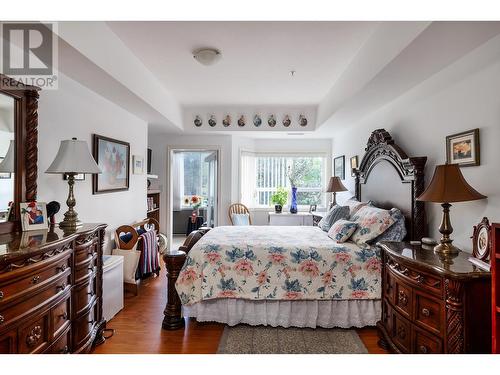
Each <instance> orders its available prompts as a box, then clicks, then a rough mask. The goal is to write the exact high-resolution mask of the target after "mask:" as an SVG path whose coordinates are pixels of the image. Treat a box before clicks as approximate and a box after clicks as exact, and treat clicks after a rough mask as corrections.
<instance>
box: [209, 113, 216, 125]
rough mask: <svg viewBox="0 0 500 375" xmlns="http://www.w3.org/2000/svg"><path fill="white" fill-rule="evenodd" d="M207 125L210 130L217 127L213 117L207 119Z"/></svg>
mask: <svg viewBox="0 0 500 375" xmlns="http://www.w3.org/2000/svg"><path fill="white" fill-rule="evenodd" d="M208 125H210V126H211V127H212V128H213V127H214V126H215V125H217V119H216V118H215V115H211V116H210V118H209V119H208Z"/></svg>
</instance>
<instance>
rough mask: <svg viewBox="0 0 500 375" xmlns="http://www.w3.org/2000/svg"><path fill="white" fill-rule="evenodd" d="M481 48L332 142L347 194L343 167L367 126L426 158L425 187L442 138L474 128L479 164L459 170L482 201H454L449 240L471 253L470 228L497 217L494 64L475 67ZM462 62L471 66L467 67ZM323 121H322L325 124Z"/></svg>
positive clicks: (358, 149) (435, 220)
mask: <svg viewBox="0 0 500 375" xmlns="http://www.w3.org/2000/svg"><path fill="white" fill-rule="evenodd" d="M482 56H483V55H482V51H477V52H476V53H475V54H473V55H471V56H468V57H467V58H466V59H464V60H463V61H459V62H458V63H456V64H454V65H452V66H450V67H449V68H448V69H446V70H445V71H443V72H441V73H440V74H438V75H437V76H435V77H433V78H431V79H430V80H428V81H426V82H424V83H422V84H421V85H419V86H417V87H415V88H414V89H413V90H411V91H410V92H408V93H407V94H406V95H404V96H402V97H400V98H399V99H398V100H396V101H394V102H393V103H391V104H390V105H387V106H386V107H384V108H382V109H381V110H379V111H378V112H376V113H374V114H373V115H370V116H369V117H367V118H365V119H363V120H362V121H361V122H360V123H359V124H357V125H356V126H354V127H351V128H349V129H348V130H345V131H343V132H342V131H340V132H338V133H337V134H336V135H335V137H334V141H333V150H334V153H333V154H334V156H338V155H345V156H346V181H345V185H346V186H347V187H348V188H349V190H350V192H347V193H342V194H340V195H339V198H340V199H345V198H347V197H349V196H351V195H352V194H353V192H354V181H353V179H352V178H351V177H350V173H349V170H348V168H349V167H348V165H349V162H348V161H349V158H350V157H351V156H353V155H356V154H357V155H359V157H360V160H361V157H362V156H363V153H364V147H365V145H366V141H367V140H368V137H369V135H370V133H371V131H372V130H374V129H376V128H385V129H386V130H388V131H389V132H390V133H391V135H392V137H393V138H394V139H395V140H396V142H397V143H398V144H399V145H400V146H401V147H402V148H403V149H404V150H405V151H406V152H407V154H408V155H409V156H427V157H428V160H427V166H426V171H425V173H426V186H427V184H428V183H429V181H430V179H431V178H432V175H433V172H434V167H435V166H436V165H437V164H442V163H444V162H445V160H446V153H445V137H446V136H447V135H450V134H455V133H458V132H461V131H465V130H469V129H473V128H480V142H481V165H480V166H478V167H467V168H462V173H463V175H464V177H465V178H466V180H467V181H468V182H469V183H470V184H471V185H472V186H473V187H474V188H475V189H476V190H478V191H479V192H480V193H482V194H484V195H487V196H488V199H487V200H481V201H475V202H465V203H457V204H454V205H453V207H452V208H451V220H452V225H453V227H454V229H455V231H454V233H453V236H452V237H454V238H455V244H456V245H457V246H459V247H460V248H462V249H463V250H466V251H471V249H472V244H471V240H470V238H469V237H470V236H471V235H472V226H473V225H475V224H476V223H478V222H479V221H480V220H481V219H482V217H483V216H487V217H488V218H489V219H490V221H493V222H498V221H500V185H499V183H498V182H499V181H500V162H499V161H500V148H499V146H498V142H499V140H500V96H499V95H498V88H499V87H500V62H499V60H498V59H496V61H495V62H492V63H489V64H485V65H481V61H482ZM468 66H475V70H474V69H468V68H467V67H468ZM327 125H328V124H326V126H327ZM427 216H428V219H429V230H430V234H431V235H432V236H433V237H434V238H436V239H438V238H439V237H440V234H439V232H438V229H437V228H438V227H439V224H440V220H441V207H440V205H438V204H430V203H429V204H427Z"/></svg>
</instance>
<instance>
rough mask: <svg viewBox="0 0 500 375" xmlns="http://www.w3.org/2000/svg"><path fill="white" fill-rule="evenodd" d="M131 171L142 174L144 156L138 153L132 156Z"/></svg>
mask: <svg viewBox="0 0 500 375" xmlns="http://www.w3.org/2000/svg"><path fill="white" fill-rule="evenodd" d="M132 173H133V174H144V157H142V156H140V155H134V156H132Z"/></svg>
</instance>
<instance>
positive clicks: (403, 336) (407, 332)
mask: <svg viewBox="0 0 500 375" xmlns="http://www.w3.org/2000/svg"><path fill="white" fill-rule="evenodd" d="M392 318H393V321H392V340H393V342H394V343H395V344H396V345H397V346H398V348H399V349H400V350H401V351H402V352H403V353H410V352H411V324H410V322H409V321H408V320H406V319H405V318H403V317H402V316H401V315H400V314H398V312H397V311H394V312H393V315H392Z"/></svg>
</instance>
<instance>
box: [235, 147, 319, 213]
mask: <svg viewBox="0 0 500 375" xmlns="http://www.w3.org/2000/svg"><path fill="white" fill-rule="evenodd" d="M299 169H300V170H302V171H303V173H302V174H301V176H299V178H298V180H297V182H296V186H297V189H298V190H297V204H298V205H299V206H303V207H305V206H309V205H311V204H316V205H318V206H324V205H325V194H324V186H325V176H326V156H325V155H320V154H314V155H312V154H293V155H287V154H261V153H251V152H242V153H241V201H242V203H243V204H245V205H246V206H248V207H252V208H259V207H262V208H264V207H269V206H271V196H272V195H273V194H274V192H275V191H276V190H277V188H278V187H284V188H285V189H287V190H289V191H291V184H290V181H289V178H288V176H287V172H288V171H289V170H290V171H293V170H299ZM289 195H290V194H289ZM290 199H291V197H290V196H289V199H288V203H287V204H290Z"/></svg>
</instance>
